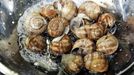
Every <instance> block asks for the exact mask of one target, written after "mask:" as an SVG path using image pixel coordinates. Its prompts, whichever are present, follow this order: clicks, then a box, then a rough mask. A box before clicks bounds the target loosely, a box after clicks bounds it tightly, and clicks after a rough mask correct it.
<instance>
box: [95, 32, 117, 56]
mask: <svg viewBox="0 0 134 75" xmlns="http://www.w3.org/2000/svg"><path fill="white" fill-rule="evenodd" d="M118 45H119V42H118V40H117V38H116V37H115V36H114V35H112V34H107V35H105V36H103V37H101V38H100V39H98V40H97V43H96V46H97V49H96V50H97V51H100V52H103V53H105V54H106V55H110V54H113V53H114V52H115V51H116V50H117V48H118Z"/></svg>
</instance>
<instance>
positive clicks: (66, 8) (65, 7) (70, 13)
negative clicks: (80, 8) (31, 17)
mask: <svg viewBox="0 0 134 75" xmlns="http://www.w3.org/2000/svg"><path fill="white" fill-rule="evenodd" d="M57 8H58V10H59V11H60V14H61V16H62V17H64V18H65V19H67V20H71V19H72V18H73V17H74V16H75V15H76V14H77V7H76V4H75V3H74V2H73V1H72V0H60V1H59V2H57Z"/></svg>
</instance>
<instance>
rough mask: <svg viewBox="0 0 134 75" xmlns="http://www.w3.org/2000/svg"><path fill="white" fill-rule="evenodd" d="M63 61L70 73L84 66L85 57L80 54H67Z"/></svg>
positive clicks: (76, 71)
mask: <svg viewBox="0 0 134 75" xmlns="http://www.w3.org/2000/svg"><path fill="white" fill-rule="evenodd" d="M61 63H62V64H63V66H64V69H65V70H66V71H67V72H69V73H78V72H79V71H80V69H81V68H82V66H83V59H82V57H81V56H80V55H74V54H65V55H63V56H62V60H61Z"/></svg>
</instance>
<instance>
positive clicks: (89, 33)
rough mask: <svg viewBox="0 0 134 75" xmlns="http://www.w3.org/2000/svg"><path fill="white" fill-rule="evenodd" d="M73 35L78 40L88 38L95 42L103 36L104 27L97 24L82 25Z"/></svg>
mask: <svg viewBox="0 0 134 75" xmlns="http://www.w3.org/2000/svg"><path fill="white" fill-rule="evenodd" d="M74 34H75V35H76V36H77V37H78V38H89V39H91V40H97V39H99V38H100V37H102V36H103V35H104V27H103V26H102V25H100V24H98V23H95V24H92V25H84V26H82V27H80V28H77V29H76V30H75V32H74Z"/></svg>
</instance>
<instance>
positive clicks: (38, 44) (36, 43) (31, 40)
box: [25, 35, 46, 52]
mask: <svg viewBox="0 0 134 75" xmlns="http://www.w3.org/2000/svg"><path fill="white" fill-rule="evenodd" d="M25 46H26V48H27V49H29V50H31V51H33V52H42V51H43V50H44V49H45V48H46V43H45V38H44V37H42V36H40V35H31V36H29V37H27V38H26V40H25Z"/></svg>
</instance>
